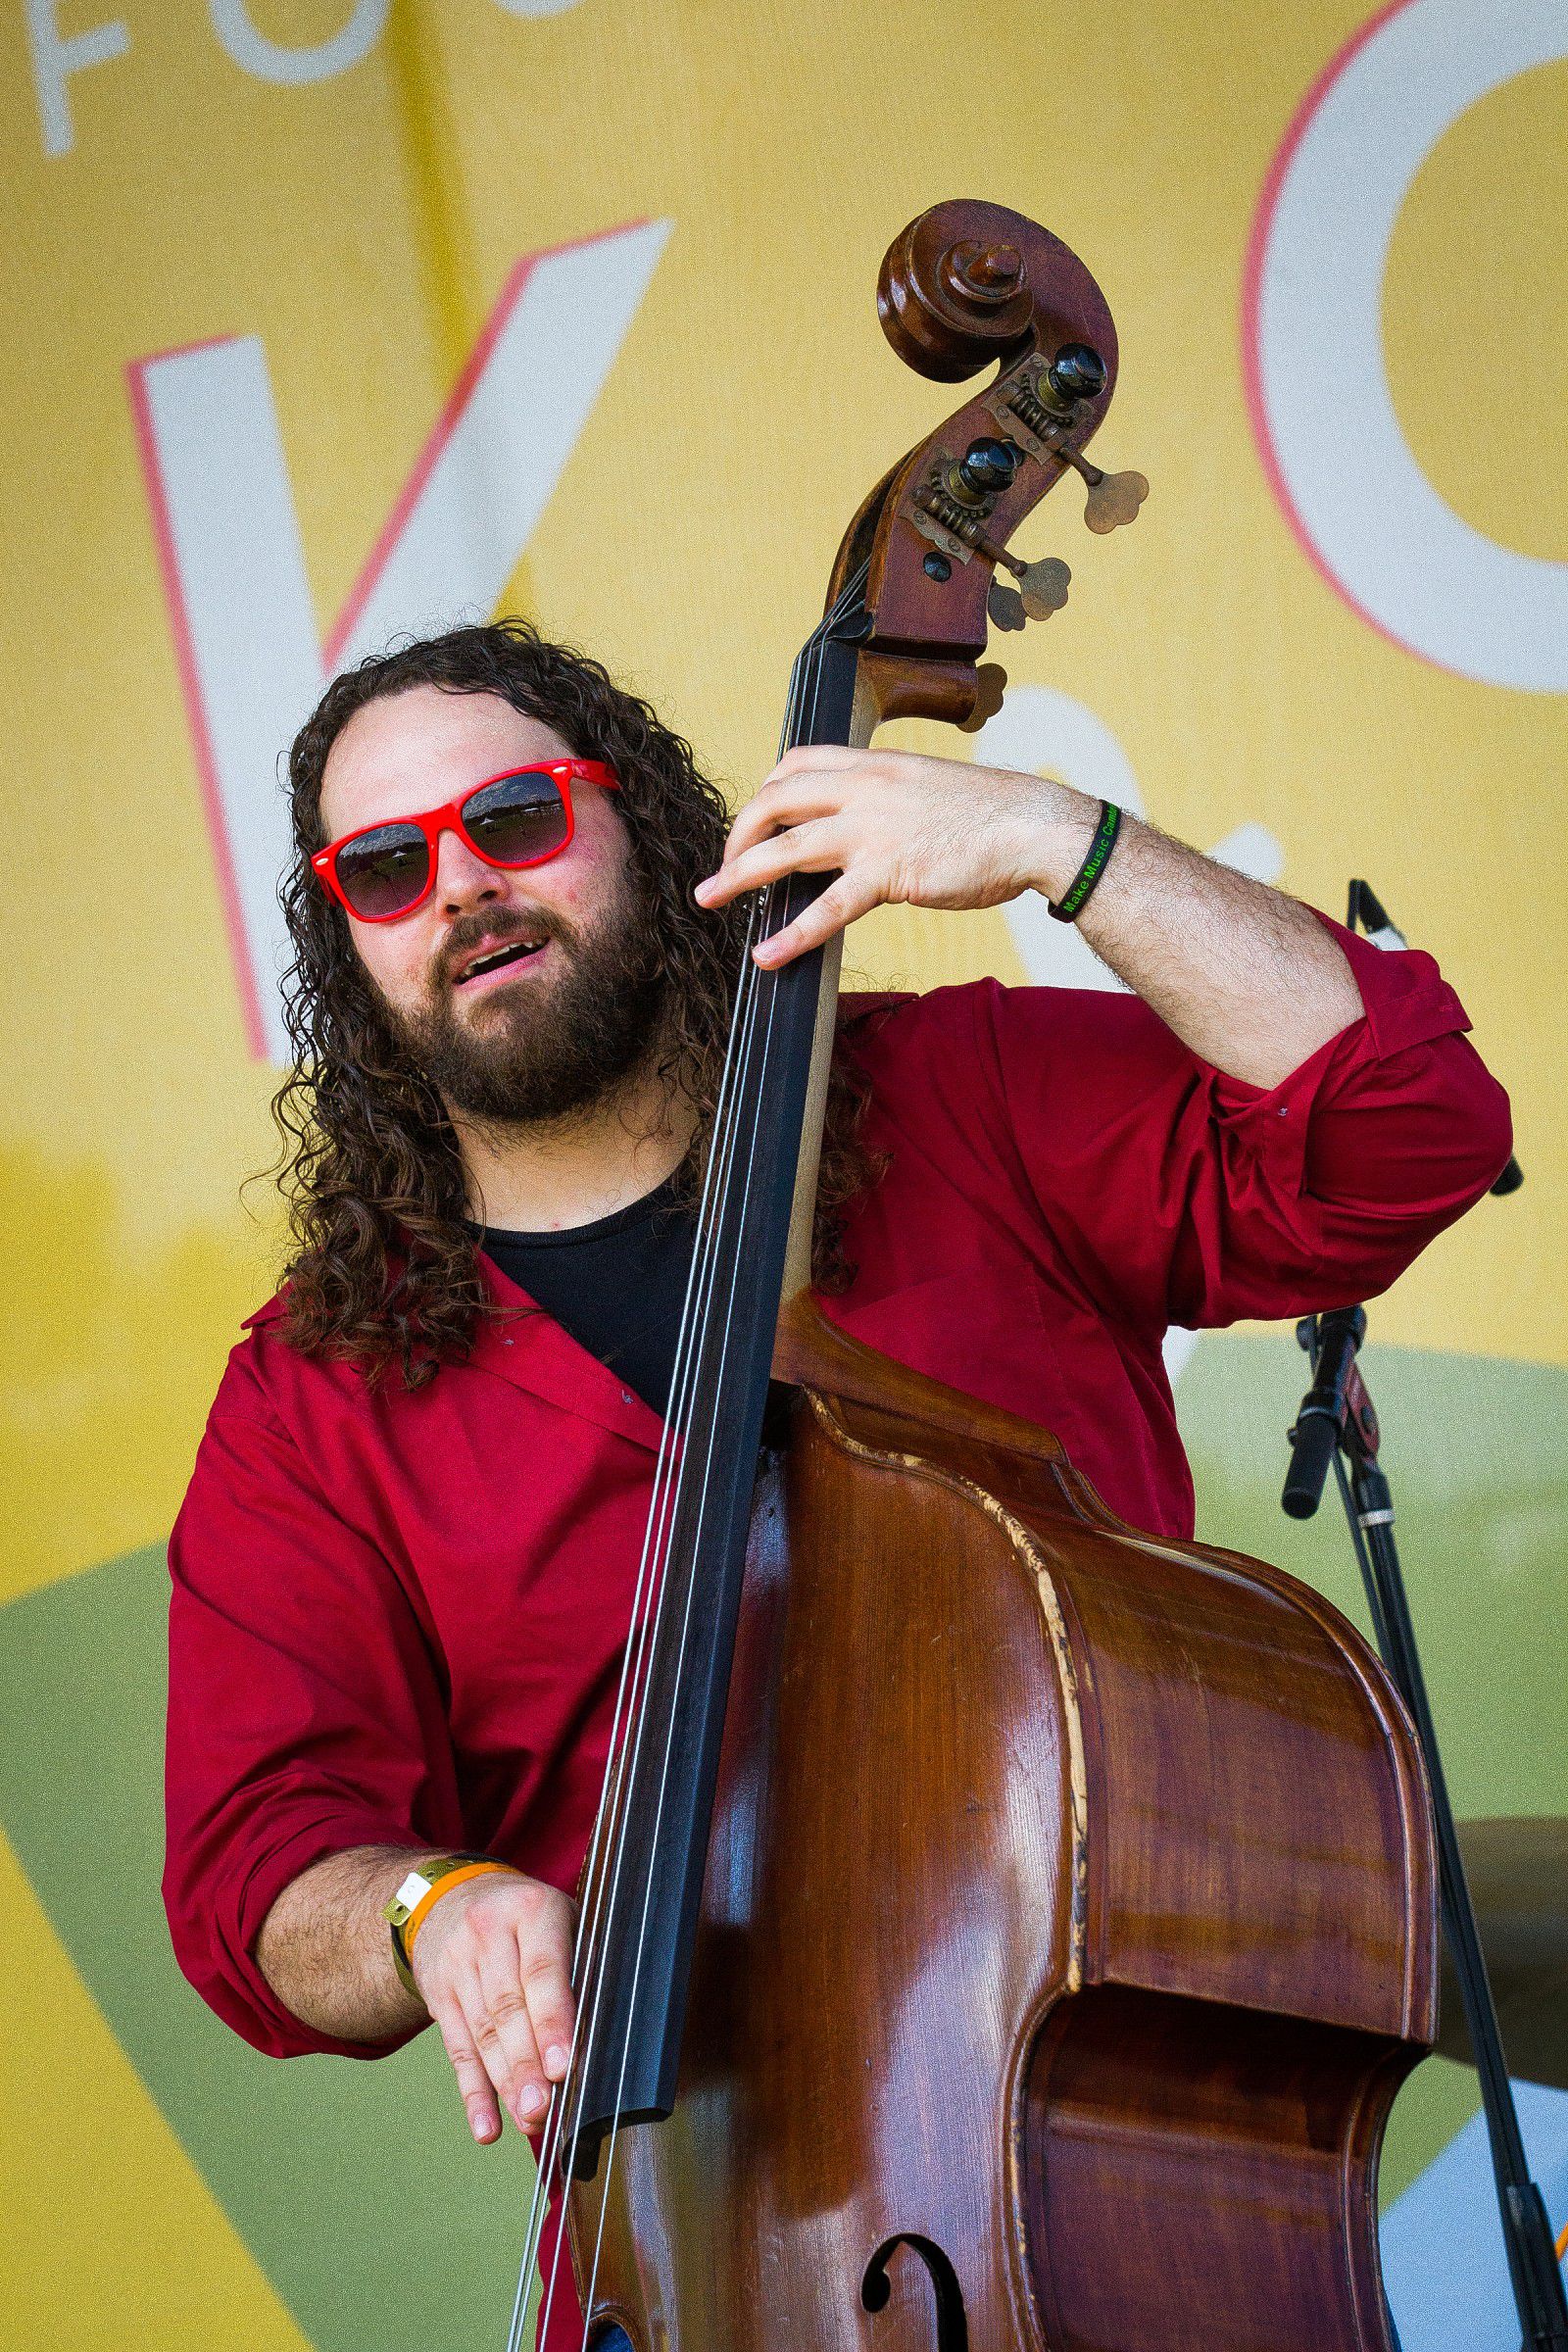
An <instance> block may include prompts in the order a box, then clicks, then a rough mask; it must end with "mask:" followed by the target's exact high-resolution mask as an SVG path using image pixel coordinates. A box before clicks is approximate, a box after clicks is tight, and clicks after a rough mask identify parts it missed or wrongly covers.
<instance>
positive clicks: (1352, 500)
mask: <svg viewBox="0 0 1568 2352" xmlns="http://www.w3.org/2000/svg"><path fill="white" fill-rule="evenodd" d="M1563 56H1568V11H1565V9H1564V7H1563V0H1509V5H1508V6H1507V7H1499V6H1498V5H1497V0H1405V5H1404V6H1403V7H1401V8H1396V9H1394V10H1392V11H1390V12H1389V13H1388V14H1386V15H1384V16H1381V17H1374V18H1373V19H1372V20H1371V21H1370V23H1369V24H1367V25H1363V26H1362V28H1361V30H1360V32H1358V33H1357V34H1356V35H1355V37H1354V39H1353V40H1351V41H1350V42H1349V43H1348V45H1347V47H1346V48H1345V49H1344V50H1343V51H1342V52H1341V54H1340V56H1339V57H1338V58H1337V59H1336V60H1335V62H1334V64H1333V65H1332V66H1331V67H1330V68H1329V70H1328V72H1327V73H1325V74H1324V76H1323V78H1322V80H1321V82H1320V83H1319V84H1318V85H1317V86H1316V87H1315V88H1314V89H1313V91H1312V93H1311V94H1310V96H1309V97H1308V98H1307V100H1306V101H1305V103H1304V104H1303V106H1302V108H1301V111H1300V113H1299V115H1298V117H1297V119H1296V121H1295V123H1293V124H1292V125H1291V128H1290V131H1289V132H1288V133H1287V135H1286V139H1285V143H1284V145H1283V146H1282V148H1281V149H1280V152H1279V155H1278V156H1277V158H1276V159H1275V163H1274V167H1273V170H1272V171H1271V172H1270V173H1269V176H1268V180H1267V183H1266V184H1265V187H1264V191H1263V199H1262V202H1261V204H1260V206H1259V208H1258V214H1257V220H1256V221H1255V223H1254V225H1253V230H1252V244H1251V251H1250V255H1249V259H1248V269H1247V285H1246V293H1245V300H1244V328H1243V361H1244V366H1245V368H1246V373H1247V386H1248V395H1249V405H1250V409H1251V412H1252V426H1253V431H1254V433H1255V434H1256V437H1257V442H1258V447H1259V449H1260V451H1261V453H1262V457H1263V463H1264V465H1265V466H1266V467H1267V468H1268V471H1269V475H1270V479H1271V481H1272V483H1273V486H1274V489H1275V493H1276V495H1277V496H1278V498H1279V501H1280V504H1281V505H1282V506H1283V508H1284V509H1285V513H1286V515H1287V518H1288V519H1289V521H1290V523H1291V525H1292V527H1293V529H1294V530H1295V531H1296V533H1297V536H1298V537H1299V539H1300V541H1301V542H1302V544H1303V546H1304V547H1305V549H1306V551H1307V553H1308V554H1309V555H1310V556H1311V558H1312V560H1313V561H1314V563H1316V564H1318V565H1319V567H1320V568H1321V569H1322V570H1323V572H1324V573H1325V574H1326V576H1327V577H1328V579H1329V580H1330V582H1331V583H1332V584H1333V586H1334V587H1336V588H1337V589H1338V590H1339V592H1340V594H1341V595H1342V596H1343V597H1344V598H1345V599H1346V602H1347V603H1348V604H1349V605H1351V606H1352V607H1353V608H1354V609H1355V610H1356V611H1357V612H1358V613H1362V614H1363V616H1364V617H1365V618H1367V619H1369V620H1370V621H1371V622H1372V624H1373V625H1374V627H1376V628H1380V629H1383V630H1385V631H1387V633H1388V634H1389V635H1390V636H1391V637H1394V638H1396V639H1397V641H1398V642H1399V644H1401V645H1404V646H1407V647H1408V648H1409V649H1410V651H1411V652H1412V653H1416V654H1421V655H1423V656H1424V657H1425V658H1426V660H1427V661H1429V662H1437V663H1439V664H1440V665H1441V667H1443V668H1445V669H1451V670H1455V671H1457V673H1458V674H1459V675H1460V676H1461V677H1467V678H1480V679H1482V680H1483V681H1484V682H1485V683H1486V684H1488V685H1491V686H1514V687H1522V688H1524V689H1525V690H1526V691H1527V692H1530V691H1533V692H1536V693H1543V694H1560V693H1562V692H1564V691H1565V690H1568V564H1560V563H1552V562H1549V561H1548V560H1547V559H1545V558H1544V557H1541V556H1525V555H1521V554H1519V553H1518V551H1517V550H1516V549H1514V548H1508V547H1499V546H1498V545H1497V543H1496V542H1495V540H1493V539H1489V538H1487V537H1486V535H1485V534H1484V533H1483V532H1481V531H1477V530H1473V529H1472V528H1471V526H1470V524H1469V523H1467V522H1465V521H1463V520H1462V519H1461V518H1460V516H1459V515H1455V514H1454V512H1453V510H1452V508H1451V507H1449V506H1447V505H1446V504H1445V502H1444V501H1443V500H1442V499H1441V498H1440V497H1439V496H1438V494H1437V492H1436V491H1435V490H1434V489H1433V487H1432V484H1431V483H1430V482H1429V481H1428V480H1427V477H1426V475H1425V474H1424V473H1423V472H1422V471H1421V468H1420V466H1418V465H1417V464H1416V462H1415V459H1414V458H1413V457H1412V456H1411V454H1410V449H1409V445H1408V443H1407V442H1406V440H1405V438H1404V435H1403V433H1402V432H1401V431H1400V429H1399V420H1398V417H1397V415H1396V413H1395V407H1394V401H1393V399H1392V397H1391V395H1390V392H1389V382H1388V375H1387V371H1386V369H1385V367H1384V360H1383V276H1384V271H1385V269H1386V268H1387V265H1388V258H1389V246H1390V244H1391V242H1392V240H1393V236H1394V229H1395V224H1396V222H1397V220H1398V217H1399V213H1400V210H1401V209H1402V207H1403V204H1404V200H1405V197H1406V196H1407V195H1408V193H1409V190H1410V183H1411V181H1412V180H1413V179H1414V178H1415V175H1416V173H1417V172H1419V171H1420V169H1421V166H1422V165H1423V164H1424V163H1425V161H1426V159H1427V157H1428V156H1429V155H1430V154H1431V152H1432V150H1433V148H1434V147H1435V146H1436V145H1437V143H1438V141H1439V140H1440V139H1441V138H1442V137H1443V135H1444V133H1445V131H1446V130H1447V129H1448V127H1449V125H1450V124H1451V123H1455V122H1457V121H1458V119H1459V117H1460V116H1461V115H1462V114H1464V113H1466V112H1467V111H1468V109H1469V108H1471V107H1472V106H1474V105H1475V104H1476V103H1477V101H1478V100H1480V99H1482V98H1484V97H1486V95H1487V94H1488V92H1489V91H1491V90H1495V89H1496V88H1498V87H1499V85H1500V84H1501V83H1503V82H1505V81H1511V80H1513V79H1514V77H1515V76H1516V75H1518V74H1521V73H1528V72H1529V71H1530V70H1531V69H1532V68H1533V67H1535V66H1541V65H1545V64H1547V63H1549V62H1550V61H1551V60H1552V59H1554V58H1560V57H1563ZM1497 168H1498V170H1500V171H1505V170H1506V169H1507V168H1508V164H1507V159H1506V158H1503V159H1501V160H1500V161H1499V163H1498V166H1497ZM1520 226H1521V234H1522V233H1524V227H1525V224H1524V222H1523V221H1521V224H1520ZM1542 266H1543V268H1545V267H1546V266H1547V264H1546V246H1545V244H1544V243H1543V247H1542ZM1455 416H1456V424H1455V429H1456V430H1466V431H1468V430H1475V429H1481V428H1480V427H1479V426H1476V425H1474V424H1473V422H1472V420H1470V419H1469V418H1468V417H1464V418H1462V419H1461V418H1460V417H1459V413H1458V412H1457V411H1456V412H1455ZM1542 425H1543V430H1545V429H1546V420H1545V418H1544V417H1543V419H1542Z"/></svg>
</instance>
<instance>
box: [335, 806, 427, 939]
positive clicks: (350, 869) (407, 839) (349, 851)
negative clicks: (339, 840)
mask: <svg viewBox="0 0 1568 2352" xmlns="http://www.w3.org/2000/svg"><path fill="white" fill-rule="evenodd" d="M336 871H337V878H338V882H339V884H340V885H341V888H342V891H343V896H344V897H345V898H346V899H347V901H348V903H349V905H350V906H351V907H353V909H354V911H355V913H356V914H358V915H361V916H363V917H364V919H365V920H366V921H367V922H371V923H373V922H374V921H376V920H377V918H378V917H380V916H383V915H388V914H401V913H402V911H403V909H404V907H412V906H413V905H414V902H415V900H416V899H417V897H418V896H419V893H420V892H421V891H422V890H423V888H424V886H425V883H426V882H427V881H428V880H429V878H430V850H429V844H428V843H427V842H426V840H425V838H424V835H423V834H422V833H421V832H420V831H419V829H418V827H417V825H377V826H376V828H375V830H374V832H373V833H362V834H361V835H360V837H359V839H358V840H357V841H351V842H348V843H346V844H345V845H344V847H343V848H342V849H341V850H339V852H338V854H337V868H336Z"/></svg>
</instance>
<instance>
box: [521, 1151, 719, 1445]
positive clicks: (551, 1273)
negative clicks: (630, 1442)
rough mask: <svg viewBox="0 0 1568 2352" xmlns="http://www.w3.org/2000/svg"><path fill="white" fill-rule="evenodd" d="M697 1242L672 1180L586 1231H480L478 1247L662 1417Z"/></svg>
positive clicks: (692, 1217) (692, 1215)
mask: <svg viewBox="0 0 1568 2352" xmlns="http://www.w3.org/2000/svg"><path fill="white" fill-rule="evenodd" d="M696 1234H697V1217H696V1212H695V1210H694V1209H693V1208H692V1207H691V1206H690V1205H689V1203H688V1201H686V1200H684V1199H682V1198H681V1191H680V1186H679V1182H678V1179H677V1178H675V1177H673V1176H672V1177H671V1178H670V1179H669V1181H668V1182H667V1183H665V1184H662V1185H661V1186H660V1187H659V1190H658V1191H657V1192H653V1193H648V1194H646V1195H645V1196H644V1198H643V1199H642V1200H641V1201H632V1202H631V1204H630V1206H629V1207H626V1208H617V1209H615V1210H614V1211H613V1214H612V1215H610V1216H608V1217H601V1218H599V1220H598V1221H597V1223H595V1224H593V1225H574V1226H571V1227H570V1228H568V1230H567V1231H565V1232H564V1233H507V1232H504V1231H502V1230H501V1229H500V1228H499V1227H497V1226H494V1225H487V1226H486V1227H485V1228H484V1230H483V1232H482V1233H481V1234H480V1236H479V1247H480V1248H481V1249H482V1250H485V1251H486V1253H487V1254H488V1255H489V1256H491V1257H493V1258H494V1260H495V1262H496V1264H497V1265H498V1266H499V1267H500V1268H501V1271H502V1273H503V1274H506V1275H508V1276H510V1278H511V1279H512V1281H514V1282H515V1283H516V1284H517V1286H518V1288H519V1289H520V1290H524V1291H526V1292H527V1294H528V1296H529V1298H530V1299H536V1300H537V1301H538V1303H539V1305H541V1306H542V1307H543V1308H544V1310H545V1312H546V1313H547V1314H550V1315H554V1317H555V1319H556V1321H557V1322H558V1323H559V1324H560V1325H561V1326H562V1328H563V1329H564V1330H565V1331H568V1332H569V1333H570V1334H571V1336H572V1338H573V1339H574V1340H575V1341H576V1342H577V1344H578V1346H579V1347H582V1348H587V1349H588V1352H589V1353H590V1355H597V1356H598V1358H599V1360H600V1362H601V1363H603V1364H608V1365H609V1367H610V1369H611V1370H612V1371H613V1373H614V1374H615V1375H616V1377H617V1379H620V1380H623V1381H624V1382H625V1384H626V1386H627V1388H628V1389H632V1390H635V1392H636V1394H637V1395H638V1396H639V1397H641V1398H642V1399H643V1402H644V1403H645V1404H651V1405H652V1406H653V1408H654V1410H655V1412H656V1413H662V1414H666V1415H667V1413H668V1411H669V1390H670V1382H671V1378H672V1376H673V1372H674V1365H675V1342H676V1339H677V1338H678V1336H679V1333H680V1313H681V1307H682V1306H683V1304H684V1303H685V1299H686V1278H687V1274H688V1273H689V1271H690V1268H691V1262H692V1248H693V1245H694V1243H695V1240H696Z"/></svg>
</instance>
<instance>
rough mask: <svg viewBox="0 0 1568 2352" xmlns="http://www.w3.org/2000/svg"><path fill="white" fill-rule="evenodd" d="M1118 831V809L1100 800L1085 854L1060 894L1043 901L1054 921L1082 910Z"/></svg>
mask: <svg viewBox="0 0 1568 2352" xmlns="http://www.w3.org/2000/svg"><path fill="white" fill-rule="evenodd" d="M1120 831H1121V810H1120V809H1118V808H1117V806H1116V804H1115V802H1114V801H1102V802H1101V804H1100V822H1099V824H1098V825H1097V826H1096V827H1095V838H1094V840H1093V841H1092V842H1091V843H1090V845H1089V855H1088V857H1087V858H1085V859H1084V861H1083V863H1082V865H1081V866H1080V867H1079V868H1078V871H1077V872H1076V873H1075V874H1074V876H1073V878H1072V880H1071V881H1070V882H1069V883H1068V885H1067V887H1066V889H1065V890H1064V891H1063V892H1062V894H1061V896H1060V898H1059V899H1048V900H1047V901H1046V907H1047V909H1048V911H1049V912H1050V913H1052V914H1054V916H1055V918H1056V920H1057V922H1058V923H1073V922H1076V921H1077V919H1078V917H1079V915H1080V914H1082V912H1083V910H1084V908H1085V907H1087V906H1088V904H1089V901H1090V897H1091V895H1092V893H1093V891H1094V887H1095V884H1096V883H1097V882H1098V881H1099V880H1100V877H1101V875H1102V874H1103V872H1104V870H1105V867H1106V866H1107V864H1108V863H1109V862H1110V853H1111V851H1112V850H1113V849H1114V848H1115V846H1116V836H1117V834H1118V833H1119V832H1120Z"/></svg>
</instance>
